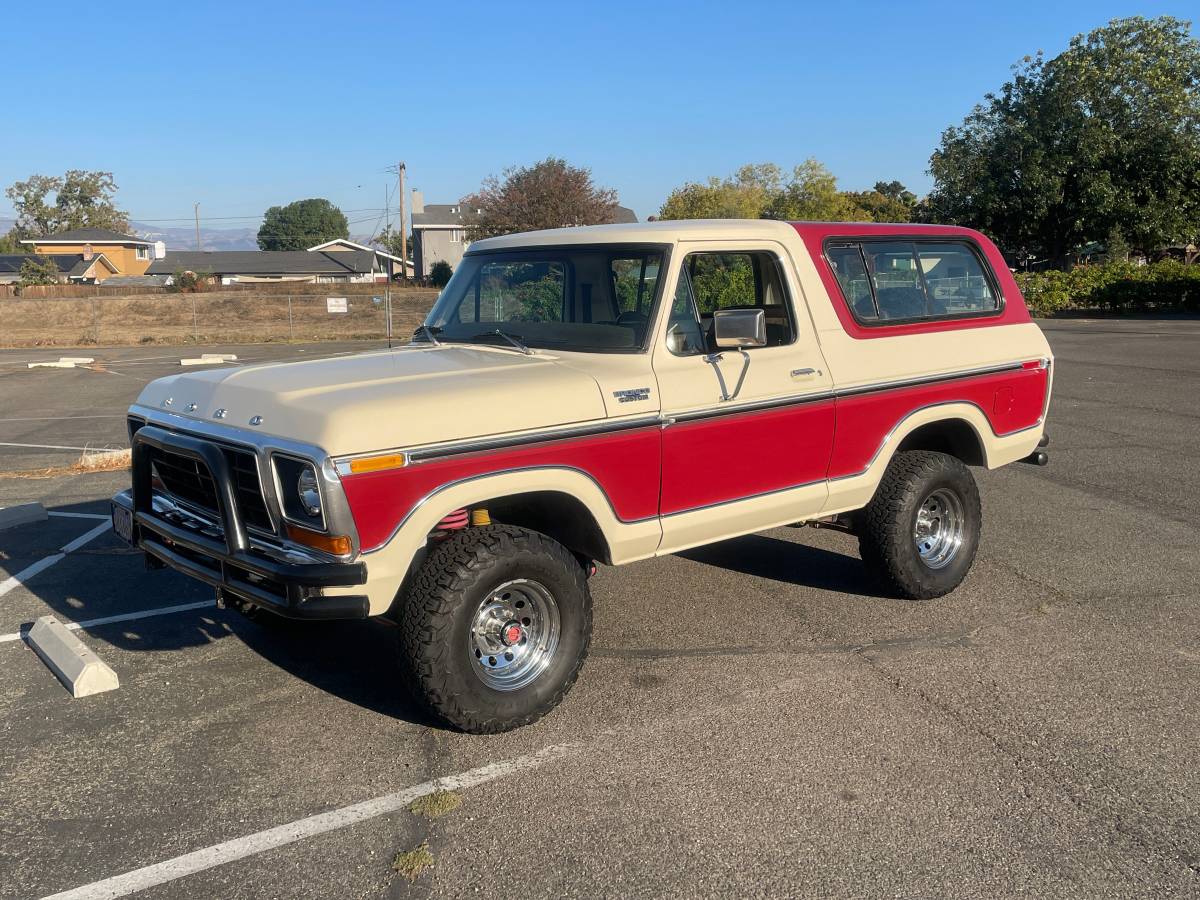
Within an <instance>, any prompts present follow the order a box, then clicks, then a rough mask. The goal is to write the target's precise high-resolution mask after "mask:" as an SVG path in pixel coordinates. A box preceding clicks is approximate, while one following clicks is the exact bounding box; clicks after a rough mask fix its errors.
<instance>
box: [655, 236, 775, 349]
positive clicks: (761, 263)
mask: <svg viewBox="0 0 1200 900" xmlns="http://www.w3.org/2000/svg"><path fill="white" fill-rule="evenodd" d="M684 292H686V293H684ZM681 295H682V296H681ZM688 307H691V310H690V311H689V309H688ZM718 309H762V310H763V311H764V313H765V315H766V320H767V346H769V347H778V346H782V345H784V344H790V343H792V341H793V340H795V325H794V322H795V319H794V317H793V316H792V310H791V306H790V304H789V301H788V298H787V292H786V290H785V288H784V285H783V280H782V278H781V276H780V272H779V265H778V262H777V260H776V258H775V256H774V255H773V254H771V253H765V252H757V251H756V252H736V253H692V254H689V255H688V256H687V258H686V259H685V260H684V261H683V269H682V271H681V272H680V273H679V287H678V288H677V289H676V292H675V305H674V306H673V307H672V310H671V324H672V327H673V328H674V327H675V326H678V329H677V330H676V334H682V333H683V331H684V322H683V317H684V316H687V315H690V316H691V317H692V319H693V322H692V324H691V325H689V326H688V328H687V331H688V333H691V334H694V333H695V332H696V331H697V330H698V331H699V333H700V334H702V335H703V341H701V342H700V347H699V348H694V349H690V350H682V349H677V348H676V347H675V346H674V345H673V346H672V352H675V353H700V352H704V350H706V349H713V348H715V344H714V343H713V341H712V321H713V312H715V311H716V310H718ZM677 317H678V318H677ZM693 343H694V341H690V342H689V343H688V346H692V344H693Z"/></svg>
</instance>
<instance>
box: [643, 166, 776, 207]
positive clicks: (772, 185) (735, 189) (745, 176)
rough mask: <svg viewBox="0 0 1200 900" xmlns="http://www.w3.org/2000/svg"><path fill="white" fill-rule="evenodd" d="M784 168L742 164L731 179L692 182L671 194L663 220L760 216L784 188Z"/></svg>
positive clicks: (667, 200) (668, 197) (665, 204)
mask: <svg viewBox="0 0 1200 900" xmlns="http://www.w3.org/2000/svg"><path fill="white" fill-rule="evenodd" d="M783 183H784V181H783V171H782V170H781V169H780V168H779V166H777V165H775V164H774V163H757V164H753V165H747V166H742V167H741V168H740V169H738V170H737V171H736V172H734V173H733V176H732V177H730V178H723V179H722V178H716V177H713V178H709V179H708V181H707V182H706V183H704V184H696V183H694V182H689V183H688V184H685V185H684V186H683V187H679V188H676V189H675V190H673V191H671V193H670V194H669V195H668V196H667V199H666V202H664V203H663V205H662V208H661V209H660V210H659V212H658V217H659V218H660V219H759V218H762V214H763V212H764V211H765V210H766V208H767V206H768V205H769V204H770V203H771V201H772V199H774V197H775V196H776V195H777V194H778V193H779V192H780V191H781V190H783Z"/></svg>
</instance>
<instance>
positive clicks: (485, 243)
mask: <svg viewBox="0 0 1200 900" xmlns="http://www.w3.org/2000/svg"><path fill="white" fill-rule="evenodd" d="M789 235H790V236H792V237H795V235H796V230H795V229H794V228H793V227H792V226H791V225H789V224H788V223H787V222H778V221H775V220H773V219H679V220H676V221H669V222H636V223H630V224H627V225H625V224H622V225H584V226H582V227H578V228H551V229H547V230H545V231H524V232H521V233H519V234H506V235H503V236H502V237H494V238H486V239H484V240H481V241H475V242H474V243H473V244H471V249H470V252H471V253H475V252H478V251H480V250H505V249H512V248H514V247H537V246H545V245H548V244H625V243H630V244H639V243H643V244H644V243H650V244H672V243H675V242H676V241H716V240H731V241H746V240H764V239H766V240H780V239H782V238H785V237H787V236H789Z"/></svg>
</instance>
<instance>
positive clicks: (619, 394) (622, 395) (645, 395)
mask: <svg viewBox="0 0 1200 900" xmlns="http://www.w3.org/2000/svg"><path fill="white" fill-rule="evenodd" d="M613 396H614V397H616V398H617V401H618V402H619V403H633V402H634V401H635V400H649V399H650V388H648V387H640V388H626V389H625V390H623V391H613Z"/></svg>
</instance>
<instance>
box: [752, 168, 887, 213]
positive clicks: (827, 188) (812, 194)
mask: <svg viewBox="0 0 1200 900" xmlns="http://www.w3.org/2000/svg"><path fill="white" fill-rule="evenodd" d="M763 218H765V219H782V220H785V221H789V222H794V221H817V222H869V221H871V215H870V213H868V212H867V211H866V210H865V209H863V208H862V207H861V206H859V205H858V203H856V202H855V200H854V198H853V197H852V196H851V195H849V194H846V193H843V192H842V191H839V190H838V189H837V178H835V177H834V174H833V173H832V172H830V171H829V169H827V168H825V166H824V165H823V164H822V163H820V162H818V161H817V160H815V159H807V160H805V161H804V162H803V163H801V164H800V165H798V166H796V168H795V169H793V170H792V177H791V180H789V181H788V183H787V184H786V185H785V186H784V188H783V190H782V191H780V192H779V193H778V194H776V195H775V197H774V198H773V199H772V200H771V202H770V203H768V204H767V208H766V209H765V210H764V211H763Z"/></svg>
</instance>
